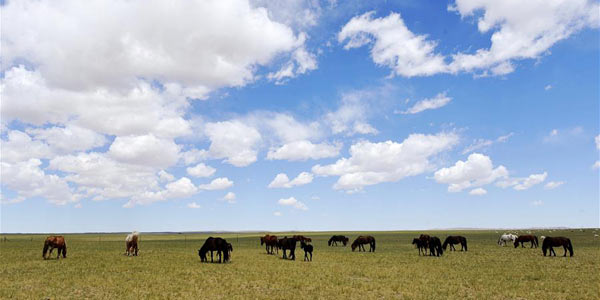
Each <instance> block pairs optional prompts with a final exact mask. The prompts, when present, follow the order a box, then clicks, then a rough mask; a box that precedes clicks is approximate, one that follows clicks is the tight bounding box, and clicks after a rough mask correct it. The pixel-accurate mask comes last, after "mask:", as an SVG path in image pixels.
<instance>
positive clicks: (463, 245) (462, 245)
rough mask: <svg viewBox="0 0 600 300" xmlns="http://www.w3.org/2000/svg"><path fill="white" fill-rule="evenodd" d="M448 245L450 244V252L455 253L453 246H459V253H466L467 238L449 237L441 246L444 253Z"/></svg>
mask: <svg viewBox="0 0 600 300" xmlns="http://www.w3.org/2000/svg"><path fill="white" fill-rule="evenodd" d="M448 244H450V251H456V249H455V248H454V245H455V244H460V251H463V250H464V251H467V238H465V237H464V236H460V235H451V236H449V237H447V238H446V240H445V241H444V245H443V246H442V248H444V251H446V248H447V247H448Z"/></svg>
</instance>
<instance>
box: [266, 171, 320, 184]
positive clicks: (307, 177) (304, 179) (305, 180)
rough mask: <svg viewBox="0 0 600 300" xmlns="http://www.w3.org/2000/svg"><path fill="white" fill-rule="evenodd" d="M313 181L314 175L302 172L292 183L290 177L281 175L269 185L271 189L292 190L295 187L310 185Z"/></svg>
mask: <svg viewBox="0 0 600 300" xmlns="http://www.w3.org/2000/svg"><path fill="white" fill-rule="evenodd" d="M312 181H313V175H312V174H311V173H308V172H302V173H300V174H298V176H296V178H294V180H292V181H290V179H289V178H288V176H287V175H286V174H285V173H279V174H277V176H275V178H274V179H273V181H271V183H269V186H268V187H269V188H291V187H294V186H300V185H305V184H309V183H311V182H312Z"/></svg>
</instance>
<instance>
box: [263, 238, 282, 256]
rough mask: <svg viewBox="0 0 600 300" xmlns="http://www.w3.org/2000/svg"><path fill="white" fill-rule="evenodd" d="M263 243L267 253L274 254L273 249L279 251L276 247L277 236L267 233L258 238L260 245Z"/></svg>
mask: <svg viewBox="0 0 600 300" xmlns="http://www.w3.org/2000/svg"><path fill="white" fill-rule="evenodd" d="M263 244H264V245H265V250H267V253H268V254H274V252H275V250H277V253H279V249H278V248H277V236H275V235H270V234H267V235H265V236H263V237H261V238H260V245H261V246H262V245H263Z"/></svg>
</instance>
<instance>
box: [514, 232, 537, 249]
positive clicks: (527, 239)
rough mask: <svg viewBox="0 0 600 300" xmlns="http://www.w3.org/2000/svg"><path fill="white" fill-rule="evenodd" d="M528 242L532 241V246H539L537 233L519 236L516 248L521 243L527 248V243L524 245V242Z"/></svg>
mask: <svg viewBox="0 0 600 300" xmlns="http://www.w3.org/2000/svg"><path fill="white" fill-rule="evenodd" d="M527 242H531V247H530V248H534V247H535V248H537V247H538V238H537V236H535V235H520V236H519V237H517V239H516V240H515V248H517V247H519V243H521V247H522V248H525V245H523V243H527Z"/></svg>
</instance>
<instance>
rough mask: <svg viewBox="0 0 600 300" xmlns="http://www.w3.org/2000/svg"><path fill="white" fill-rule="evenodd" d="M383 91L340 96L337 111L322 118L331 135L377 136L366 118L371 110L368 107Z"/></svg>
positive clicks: (360, 91) (366, 91) (368, 91)
mask: <svg viewBox="0 0 600 300" xmlns="http://www.w3.org/2000/svg"><path fill="white" fill-rule="evenodd" d="M384 92H385V89H383V91H378V90H375V91H372V90H359V91H351V92H347V93H344V94H342V99H341V103H340V106H339V107H338V109H337V110H335V111H332V112H329V113H327V114H326V115H325V116H324V119H325V122H326V123H328V125H329V127H330V128H331V131H332V133H333V134H342V133H343V134H346V135H349V136H350V135H354V134H377V133H378V131H377V129H375V128H374V127H373V126H371V125H370V124H369V123H367V117H368V115H369V114H370V111H371V109H370V108H369V105H370V103H369V102H371V101H372V99H373V98H374V97H378V96H381V95H380V94H382V93H384Z"/></svg>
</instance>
